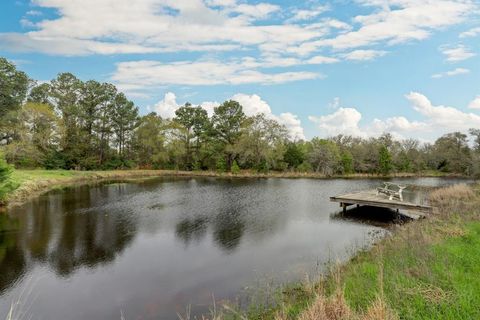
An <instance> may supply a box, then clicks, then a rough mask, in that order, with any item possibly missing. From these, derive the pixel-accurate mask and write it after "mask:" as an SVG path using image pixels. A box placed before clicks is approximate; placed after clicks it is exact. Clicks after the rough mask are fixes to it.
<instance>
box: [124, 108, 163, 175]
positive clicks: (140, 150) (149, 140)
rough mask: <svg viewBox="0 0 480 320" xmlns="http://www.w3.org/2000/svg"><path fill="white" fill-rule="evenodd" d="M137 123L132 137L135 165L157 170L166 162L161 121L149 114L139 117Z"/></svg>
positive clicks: (154, 114) (153, 114)
mask: <svg viewBox="0 0 480 320" xmlns="http://www.w3.org/2000/svg"><path fill="white" fill-rule="evenodd" d="M139 123H140V124H139V126H138V128H137V129H136V130H135V133H134V137H133V141H134V142H133V144H134V148H135V154H136V160H137V163H138V165H139V166H140V167H142V168H155V169H159V168H161V167H163V166H164V164H165V163H166V162H167V160H168V153H167V150H166V147H165V125H164V123H163V120H162V118H161V117H160V116H158V115H157V114H156V113H150V114H148V115H146V116H143V117H141V118H140V122H139Z"/></svg>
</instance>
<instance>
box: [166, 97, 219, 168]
mask: <svg viewBox="0 0 480 320" xmlns="http://www.w3.org/2000/svg"><path fill="white" fill-rule="evenodd" d="M174 121H176V122H177V123H178V124H180V125H181V129H180V130H178V131H177V132H178V134H179V137H180V139H181V140H182V141H183V142H184V143H185V150H186V153H185V168H186V169H188V170H191V169H193V167H194V164H195V163H197V162H199V161H200V148H201V145H202V143H203V141H204V139H205V138H206V135H207V134H208V130H209V124H210V123H209V119H208V115H207V111H206V110H205V109H203V108H201V107H193V106H192V105H191V104H190V103H186V104H185V105H184V106H183V107H180V108H179V109H177V110H176V111H175V118H174ZM193 152H195V157H194V155H193Z"/></svg>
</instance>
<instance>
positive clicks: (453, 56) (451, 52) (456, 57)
mask: <svg viewBox="0 0 480 320" xmlns="http://www.w3.org/2000/svg"><path fill="white" fill-rule="evenodd" d="M440 51H441V52H442V53H443V54H444V55H445V56H446V58H447V61H448V62H458V61H463V60H467V59H470V58H472V57H474V56H476V54H475V53H473V52H472V51H470V49H468V48H467V47H465V46H464V45H458V46H455V47H449V46H442V47H441V48H440Z"/></svg>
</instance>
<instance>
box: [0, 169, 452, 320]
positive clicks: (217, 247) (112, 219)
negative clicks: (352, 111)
mask: <svg viewBox="0 0 480 320" xmlns="http://www.w3.org/2000/svg"><path fill="white" fill-rule="evenodd" d="M392 181H394V182H401V183H403V184H415V185H423V186H441V185H445V184H452V183H458V182H459V180H457V179H441V178H420V179H400V180H399V179H396V180H392ZM379 183H380V180H345V179H332V180H313V179H312V180H310V179H214V178H158V179H150V180H143V181H135V182H129V183H111V184H101V185H94V186H77V187H72V188H69V189H66V190H63V191H53V192H49V193H47V194H45V195H43V196H41V197H38V198H36V199H34V200H32V201H30V202H28V203H26V204H25V205H23V206H19V207H15V208H11V209H9V211H8V212H7V213H4V214H0V319H4V318H5V316H6V314H7V313H8V310H9V309H10V306H11V304H12V303H14V302H15V301H19V305H18V306H17V307H16V310H17V311H20V312H24V313H25V314H26V316H25V318H32V319H48V320H51V319H62V320H67V319H72V320H79V319H120V318H121V313H123V316H124V317H125V319H127V320H131V319H178V316H177V312H178V313H185V310H186V308H187V306H189V305H190V306H191V312H192V315H195V314H200V313H202V312H207V311H208V308H209V307H210V306H211V305H212V304H213V299H215V300H222V299H235V298H237V297H242V295H248V294H250V293H251V291H255V290H256V289H255V288H257V287H258V288H261V287H264V285H265V284H270V283H273V284H280V283H282V282H288V281H295V280H299V279H303V278H304V277H305V274H306V273H309V274H315V273H318V272H321V271H322V268H323V266H324V265H325V263H326V262H328V261H335V260H340V261H342V260H345V259H347V258H349V257H351V255H352V254H354V253H355V250H357V249H359V248H363V247H365V246H368V245H369V244H371V243H372V240H373V239H375V238H378V237H379V236H382V235H383V234H384V233H385V232H386V231H385V230H386V229H388V226H389V222H390V221H391V219H392V216H394V215H393V214H391V212H389V211H388V210H373V209H368V208H361V209H360V210H357V209H355V210H356V211H350V213H349V214H347V215H342V214H339V212H340V210H339V209H340V208H339V207H338V204H337V203H331V202H329V197H330V196H333V195H337V194H341V193H346V192H351V191H355V190H363V189H367V188H373V187H376V186H377V185H379ZM407 190H408V189H407ZM407 197H408V198H409V199H410V200H412V201H416V202H422V201H423V200H422V193H421V192H419V191H410V193H408V192H407Z"/></svg>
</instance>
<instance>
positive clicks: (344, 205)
mask: <svg viewBox="0 0 480 320" xmlns="http://www.w3.org/2000/svg"><path fill="white" fill-rule="evenodd" d="M342 207H343V213H347V205H346V204H345V203H343V202H342Z"/></svg>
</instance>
